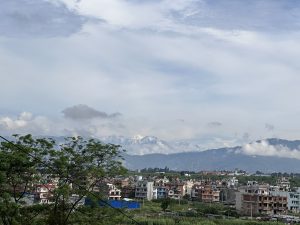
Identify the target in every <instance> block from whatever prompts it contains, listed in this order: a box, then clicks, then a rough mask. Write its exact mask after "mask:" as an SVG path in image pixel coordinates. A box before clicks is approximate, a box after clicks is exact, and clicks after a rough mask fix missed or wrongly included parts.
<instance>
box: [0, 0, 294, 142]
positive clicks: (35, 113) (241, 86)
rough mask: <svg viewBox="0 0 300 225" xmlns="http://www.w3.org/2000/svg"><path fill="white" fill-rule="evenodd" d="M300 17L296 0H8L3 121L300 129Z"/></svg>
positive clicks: (122, 127) (200, 130) (73, 126)
mask: <svg viewBox="0 0 300 225" xmlns="http://www.w3.org/2000/svg"><path fill="white" fill-rule="evenodd" d="M299 28H300V2H299V1H296V0H251V1H250V0H247V1H244V0H155V1H152V0H151V1H146V0H143V1H142V0H81V1H75V0H51V1H50V0H48V1H47V0H10V1H6V0H0V64H1V66H0V74H1V75H0V82H1V84H2V85H1V89H0V95H1V96H2V99H1V104H0V127H1V130H2V131H3V133H5V134H11V133H28V132H30V133H34V134H45V135H73V134H80V135H91V136H95V137H101V136H106V135H124V136H133V135H137V134H140V135H155V136H158V137H160V138H162V139H166V140H177V139H198V140H201V139H207V138H211V140H212V141H214V140H218V143H220V145H224V146H227V145H234V144H239V143H246V142H249V141H251V140H256V139H260V138H267V137H281V138H288V139H299V138H300V137H299V121H300V114H299V109H300V102H299V101H297V96H298V95H299V94H300V89H299V87H298V84H299V81H300V79H299V78H300V77H299V63H298V60H299V57H300V41H299V40H300V39H299V38H300V32H299ZM66 109H68V110H67V112H70V111H72V110H73V114H71V115H73V116H70V115H69V114H67V115H66V113H63V112H66ZM74 115H76V116H74ZM113 115H117V116H113Z"/></svg>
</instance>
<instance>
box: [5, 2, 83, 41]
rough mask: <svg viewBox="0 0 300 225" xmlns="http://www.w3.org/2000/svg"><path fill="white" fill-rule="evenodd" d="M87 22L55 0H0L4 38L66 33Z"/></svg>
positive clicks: (77, 29) (64, 34) (66, 34)
mask: <svg viewBox="0 0 300 225" xmlns="http://www.w3.org/2000/svg"><path fill="white" fill-rule="evenodd" d="M87 21H88V18H87V17H84V16H81V15H79V14H78V13H76V11H75V10H70V9H69V8H67V7H66V5H65V4H63V3H61V2H58V1H46V0H9V1H7V0H0V35H2V36H6V37H35V38H36V37H57V36H69V35H71V34H73V33H76V32H78V31H80V30H81V28H82V26H83V25H84V24H85V23H86V22H87Z"/></svg>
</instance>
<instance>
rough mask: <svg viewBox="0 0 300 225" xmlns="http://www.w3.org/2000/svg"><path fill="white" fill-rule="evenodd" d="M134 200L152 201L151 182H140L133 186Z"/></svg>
mask: <svg viewBox="0 0 300 225" xmlns="http://www.w3.org/2000/svg"><path fill="white" fill-rule="evenodd" d="M135 198H138V199H147V200H149V201H150V200H152V199H153V182H150V181H147V180H140V181H137V182H136V185H135Z"/></svg>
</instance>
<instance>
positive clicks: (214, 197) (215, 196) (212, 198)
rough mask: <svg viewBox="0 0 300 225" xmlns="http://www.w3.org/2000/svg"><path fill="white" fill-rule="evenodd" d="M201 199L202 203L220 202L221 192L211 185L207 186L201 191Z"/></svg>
mask: <svg viewBox="0 0 300 225" xmlns="http://www.w3.org/2000/svg"><path fill="white" fill-rule="evenodd" d="M200 199H201V201H202V202H207V203H211V202H219V201H220V191H219V190H217V189H216V188H214V187H212V186H211V185H206V186H204V187H203V188H202V189H201V192H200Z"/></svg>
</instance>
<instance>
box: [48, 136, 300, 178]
mask: <svg viewBox="0 0 300 225" xmlns="http://www.w3.org/2000/svg"><path fill="white" fill-rule="evenodd" d="M51 138H54V139H55V140H56V141H57V143H63V142H64V137H53V136H52V137H51ZM100 140H101V141H102V142H104V143H111V144H118V145H121V146H122V148H123V149H125V150H126V152H125V154H124V165H125V166H126V167H127V168H128V169H131V170H137V169H143V168H165V167H168V168H170V169H172V170H178V171H182V170H189V171H201V170H235V169H241V170H246V171H248V172H255V171H258V170H259V171H263V172H290V173H300V140H294V141H291V140H285V139H276V138H272V139H265V140H259V141H255V142H251V143H249V144H246V145H237V146H235V147H221V148H207V149H205V147H203V146H208V145H207V143H208V142H209V140H206V141H207V142H205V141H204V142H203V141H201V140H199V141H188V140H186V141H173V142H167V141H163V140H161V139H159V138H157V137H154V136H145V137H143V136H134V137H132V138H128V137H124V136H108V137H102V138H100ZM210 141H211V140H210ZM212 142H213V141H212ZM220 143H221V141H220ZM214 144H217V145H219V143H212V145H214Z"/></svg>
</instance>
